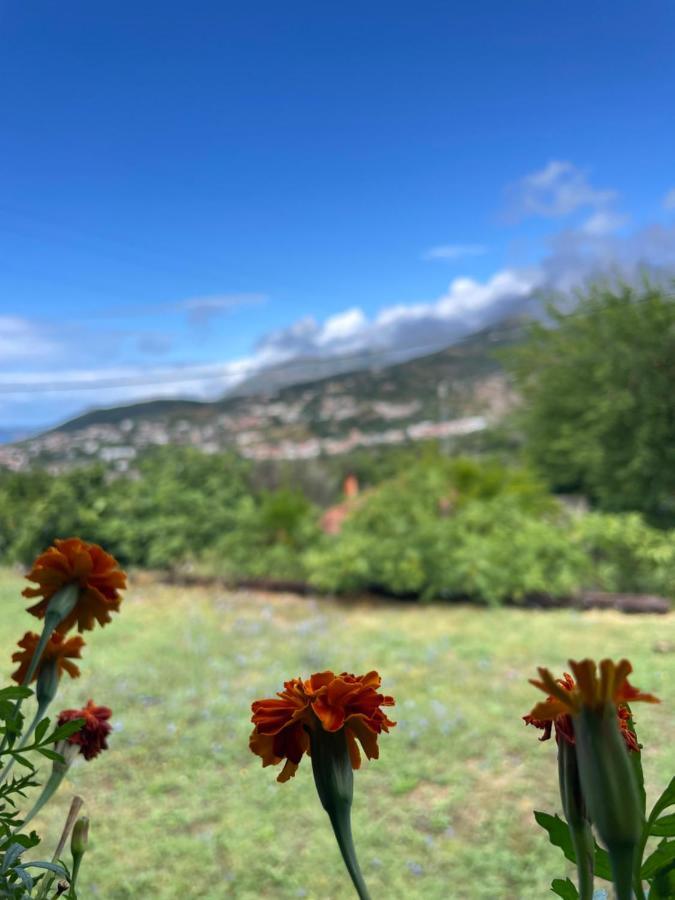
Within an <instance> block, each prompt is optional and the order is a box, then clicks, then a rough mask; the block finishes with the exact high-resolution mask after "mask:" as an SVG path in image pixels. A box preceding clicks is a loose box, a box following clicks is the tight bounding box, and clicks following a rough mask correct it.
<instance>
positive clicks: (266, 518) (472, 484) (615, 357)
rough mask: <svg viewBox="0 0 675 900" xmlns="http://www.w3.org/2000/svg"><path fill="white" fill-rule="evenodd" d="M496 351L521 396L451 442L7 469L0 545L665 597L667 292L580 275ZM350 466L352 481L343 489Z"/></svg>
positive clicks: (6, 554) (673, 501)
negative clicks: (564, 297) (353, 491)
mask: <svg viewBox="0 0 675 900" xmlns="http://www.w3.org/2000/svg"><path fill="white" fill-rule="evenodd" d="M508 365H509V366H510V367H511V371H512V373H513V378H514V382H515V384H516V386H517V389H518V393H519V396H520V398H521V402H520V404H519V406H518V408H517V409H516V411H515V412H514V413H512V415H511V417H510V418H509V419H508V420H506V421H505V422H503V423H501V425H500V426H499V429H498V430H493V431H492V432H491V433H490V434H487V435H483V436H481V438H480V440H478V439H473V440H474V443H473V444H467V443H463V444H462V443H460V444H459V446H458V447H456V452H457V451H459V452H461V453H462V454H463V455H459V456H452V455H450V456H448V455H445V454H444V452H443V450H444V449H445V450H447V448H443V447H439V446H437V445H435V444H433V443H428V444H417V445H414V446H413V445H404V446H401V447H398V448H389V449H386V450H385V449H374V450H372V451H369V450H359V451H357V452H355V453H352V454H349V455H346V456H342V457H340V456H338V457H325V458H319V459H316V460H310V461H303V462H302V463H298V462H288V463H272V462H264V463H253V462H251V461H247V460H244V459H242V458H240V457H238V456H236V455H235V454H234V453H216V454H210V455H207V454H203V453H201V452H200V451H198V450H195V449H190V448H185V447H176V446H166V447H158V448H155V449H153V450H151V451H147V452H145V453H144V455H143V456H142V457H141V458H140V460H139V462H138V464H137V465H136V467H135V468H134V470H133V471H131V472H129V473H126V474H123V475H119V474H118V475H113V474H111V473H110V472H109V471H108V470H106V468H105V467H104V466H102V465H93V466H89V467H85V468H76V469H72V470H67V471H63V472H58V473H55V474H48V473H47V472H45V471H43V470H39V469H35V470H34V471H29V472H23V473H12V472H9V471H3V472H0V555H1V557H2V559H3V560H4V561H6V562H16V563H23V564H26V563H27V562H28V561H30V560H31V559H32V558H33V557H34V556H35V555H36V554H37V553H38V552H39V551H40V550H42V549H43V548H44V547H45V546H47V545H48V544H49V543H50V542H51V541H52V540H53V539H54V538H55V537H58V536H59V535H63V534H79V535H81V536H82V537H85V538H86V539H88V540H93V541H97V542H99V543H101V544H103V545H105V546H106V547H107V548H108V549H109V550H110V551H111V552H112V553H114V554H115V555H116V556H117V557H118V558H119V559H120V560H121V561H122V563H123V564H125V565H130V566H138V567H145V568H151V569H167V570H172V571H174V572H179V571H181V570H186V569H189V570H191V571H196V572H201V573H208V574H217V575H220V576H222V577H225V578H227V579H230V580H231V581H233V582H236V581H237V580H241V579H275V580H294V581H302V582H305V583H307V584H308V585H309V586H311V587H312V588H315V589H318V590H322V591H328V592H334V593H354V592H361V591H369V590H370V591H373V590H375V591H381V592H385V593H387V594H391V595H396V596H402V597H411V598H416V599H420V600H433V599H439V598H442V599H468V600H473V601H476V602H478V603H488V604H497V603H503V602H516V603H518V602H524V601H527V600H529V599H532V598H537V597H541V596H545V597H547V598H568V597H570V596H573V595H576V594H578V593H579V592H580V591H584V590H603V591H615V592H624V591H626V592H628V591H630V592H647V593H656V594H665V595H669V594H671V593H672V585H673V583H675V581H674V576H675V539H674V538H675V532H674V531H673V529H672V526H673V524H674V523H675V465H673V447H675V391H674V390H673V386H674V385H675V302H674V301H673V296H672V293H670V292H669V291H667V290H666V289H665V288H659V287H656V286H655V285H653V284H650V283H649V282H645V283H644V284H643V285H642V286H640V287H638V288H633V287H628V286H626V285H618V286H615V287H611V286H608V285H595V286H592V287H591V288H590V289H589V290H588V291H587V292H586V293H585V294H584V295H583V296H580V297H579V298H577V301H576V305H575V306H574V309H573V310H572V311H571V312H564V311H561V308H560V307H558V308H555V307H551V308H550V311H549V316H548V318H547V320H546V321H545V322H537V323H534V324H532V326H531V328H530V336H529V338H528V339H527V340H526V341H525V342H524V343H523V344H522V345H521V346H520V347H518V348H516V349H515V350H513V351H510V353H509V355H508ZM469 454H470V455H469ZM346 476H353V478H352V480H354V478H355V479H356V480H357V481H358V483H359V484H360V485H361V490H360V492H359V493H358V495H357V496H351V497H349V498H344V497H343V496H342V484H343V481H344V479H345V477H346ZM336 507H337V509H338V512H339V517H338V518H339V526H338V527H336V528H328V527H326V525H325V521H326V520H325V516H326V515H327V513H326V511H327V510H328V512H329V513H330V512H331V510H332V511H334V510H335V509H336ZM322 526H323V527H322Z"/></svg>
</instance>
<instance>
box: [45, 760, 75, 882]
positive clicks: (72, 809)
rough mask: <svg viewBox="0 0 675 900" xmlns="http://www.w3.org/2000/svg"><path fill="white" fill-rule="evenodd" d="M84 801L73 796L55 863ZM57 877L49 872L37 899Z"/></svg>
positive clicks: (53, 860) (55, 853)
mask: <svg viewBox="0 0 675 900" xmlns="http://www.w3.org/2000/svg"><path fill="white" fill-rule="evenodd" d="M67 771H68V770H67V768H66V769H64V770H63V775H65V774H66V772H67ZM62 777H63V776H62ZM83 802H84V801H83V800H82V797H73V801H72V803H71V804H70V810H69V811H68V817H67V818H66V824H65V825H64V826H63V831H62V832H61V837H60V838H59V842H58V844H57V845H56V850H55V851H54V855H53V856H52V862H53V863H58V861H59V860H60V859H61V855H62V854H63V848H64V847H65V846H66V841H67V840H68V835H69V834H70V832H71V830H72V828H73V825H74V824H75V821H76V819H77V817H78V815H79V813H80V809H82V804H83ZM55 877H56V876H55V875H54V874H53V873H52V872H47V874H46V875H45V877H44V879H43V881H42V884H41V886H40V891H39V893H38V895H37V897H36V900H42V898H44V897H46V896H47V891H48V890H49V888H50V887H51V886H52V884H53V883H54V878H55ZM71 887H72V884H71Z"/></svg>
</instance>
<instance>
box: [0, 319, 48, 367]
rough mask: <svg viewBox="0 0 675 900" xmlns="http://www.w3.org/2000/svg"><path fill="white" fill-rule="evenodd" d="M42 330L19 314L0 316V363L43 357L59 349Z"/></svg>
mask: <svg viewBox="0 0 675 900" xmlns="http://www.w3.org/2000/svg"><path fill="white" fill-rule="evenodd" d="M60 349H61V348H60V346H59V345H58V344H57V343H56V342H54V341H53V340H50V339H49V338H48V337H47V336H46V335H45V334H44V333H43V332H42V330H41V329H40V328H39V327H38V326H37V325H36V324H35V323H33V322H30V321H29V320H28V319H23V318H21V317H19V316H0V364H2V363H4V362H7V361H9V360H15V359H30V358H33V357H37V358H41V359H42V358H44V357H45V356H52V355H54V354H55V353H57V352H58V351H59V350H60Z"/></svg>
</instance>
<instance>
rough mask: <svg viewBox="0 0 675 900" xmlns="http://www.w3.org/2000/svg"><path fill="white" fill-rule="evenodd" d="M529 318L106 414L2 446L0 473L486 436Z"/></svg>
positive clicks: (300, 454)
mask: <svg viewBox="0 0 675 900" xmlns="http://www.w3.org/2000/svg"><path fill="white" fill-rule="evenodd" d="M525 321H526V320H524V319H523V317H513V318H510V319H508V320H504V321H502V322H500V323H498V324H497V325H493V326H491V327H489V328H486V329H482V330H481V331H478V332H475V333H474V334H472V335H469V336H467V337H465V338H463V339H461V340H460V341H458V342H456V343H454V344H451V345H449V346H447V347H445V348H443V349H441V350H437V351H435V352H433V353H429V354H424V355H421V356H417V357H413V358H408V359H405V360H404V361H400V362H395V363H393V364H392V363H389V364H387V363H383V364H380V365H373V364H372V355H371V357H370V358H371V365H370V366H368V367H365V368H364V367H362V368H356V369H353V370H349V371H337V372H333V373H332V374H327V375H324V376H322V377H319V378H312V379H309V380H299V381H297V382H294V383H291V384H285V385H283V386H278V385H276V384H275V383H274V378H275V376H274V374H273V375H272V377H271V378H270V379H269V380H268V381H267V382H265V381H264V372H261V373H259V374H258V381H257V385H258V391H257V392H254V393H248V392H247V391H248V388H250V387H251V385H250V384H249V385H248V386H247V385H246V384H244V385H241V386H239V389H235V391H232V392H230V393H228V394H225V395H224V396H223V397H221V398H219V399H217V400H213V401H202V400H190V399H184V398H175V399H173V398H172V399H166V398H162V399H154V400H153V399H151V400H146V401H142V402H139V403H133V404H125V405H122V406H119V405H117V406H113V407H100V408H97V409H95V410H90V411H88V412H85V413H83V414H82V415H80V416H76V417H75V418H72V419H69V420H67V421H66V422H63V423H61V424H60V425H57V426H55V427H54V428H51V429H49V430H48V431H46V432H43V433H42V434H39V435H35V436H33V437H31V438H30V439H28V440H24V441H22V442H20V443H17V444H12V445H8V446H5V447H0V466H5V467H8V468H12V469H24V468H30V467H31V466H46V467H47V468H50V469H53V470H61V469H63V468H68V467H71V466H73V465H78V464H82V463H85V462H91V461H92V460H96V459H98V460H100V461H102V462H104V463H106V464H108V465H109V466H110V467H111V468H113V469H116V470H121V471H124V470H126V469H128V468H129V467H130V466H131V465H132V464H133V459H134V458H135V457H136V456H137V455H138V453H139V452H140V451H141V450H142V449H143V448H145V447H148V446H152V445H157V444H160V445H161V444H172V443H175V444H182V445H185V444H189V445H193V446H196V447H199V448H201V449H202V450H204V451H205V452H216V451H218V450H224V449H235V450H237V452H239V453H241V454H242V455H244V456H248V457H251V458H257V459H273V458H281V459H284V458H310V457H313V456H319V455H321V454H323V453H327V454H337V453H341V452H348V451H349V450H350V449H353V448H354V447H358V446H366V445H372V444H376V443H385V444H396V443H405V442H406V441H409V440H420V439H422V438H424V437H441V438H442V437H448V436H451V435H452V434H461V433H466V432H468V431H471V430H480V429H481V428H484V427H486V425H487V424H489V423H490V422H491V421H494V420H495V419H498V418H499V417H500V416H501V415H503V413H504V412H505V411H506V409H507V408H509V407H510V405H511V404H512V401H513V397H512V390H511V388H510V385H509V382H508V379H507V378H506V376H505V374H504V372H503V368H502V366H501V364H500V362H499V361H498V359H497V357H496V355H495V352H494V351H496V350H499V349H504V348H506V347H509V346H512V345H514V344H516V343H517V342H518V341H519V340H520V339H521V338H522V336H523V333H524V327H525ZM336 362H337V364H338V367H339V365H340V360H337V361H336ZM298 371H301V369H300V367H298Z"/></svg>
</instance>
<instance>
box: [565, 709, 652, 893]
mask: <svg viewBox="0 0 675 900" xmlns="http://www.w3.org/2000/svg"><path fill="white" fill-rule="evenodd" d="M574 734H575V737H576V751H577V759H578V762H579V775H580V778H581V786H582V790H583V795H584V800H585V802H586V805H587V807H588V811H589V814H590V817H591V820H592V822H593V825H594V826H595V828H596V829H597V832H598V834H599V836H600V838H601V840H602V841H603V843H604V844H605V846H606V847H607V850H608V852H609V855H610V859H611V862H612V872H613V875H614V882H615V885H616V887H617V897H618V898H619V900H621V898H623V897H626V898H630V897H631V896H632V894H631V891H632V888H631V884H632V877H633V866H634V860H635V851H636V847H637V845H638V843H639V841H640V837H641V834H642V828H643V813H642V807H641V804H640V796H639V792H638V786H637V783H636V780H635V774H634V772H633V767H632V766H631V764H630V760H629V758H628V750H627V749H626V744H625V742H624V740H623V738H622V737H621V732H620V730H619V727H618V725H617V722H616V708H615V707H614V705H613V704H612V703H607V704H605V705H604V706H603V707H601V708H599V709H598V708H596V709H592V708H584V709H582V710H581V712H580V713H579V715H578V716H577V717H576V718H575V721H574Z"/></svg>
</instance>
